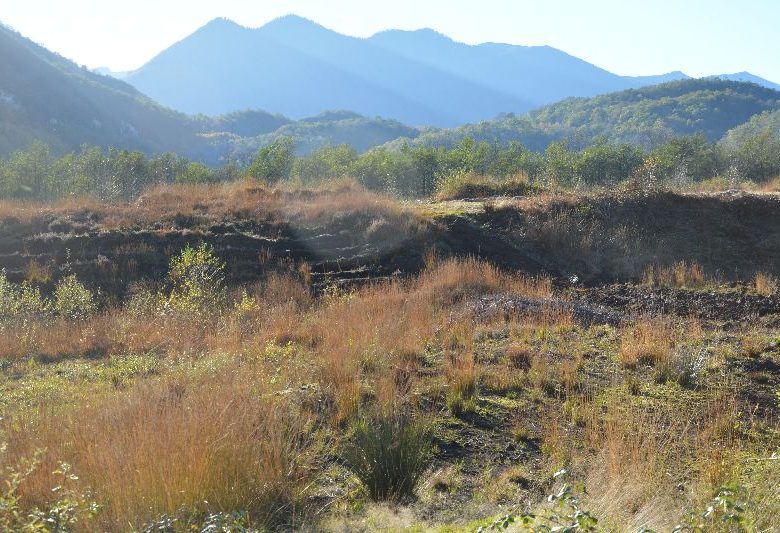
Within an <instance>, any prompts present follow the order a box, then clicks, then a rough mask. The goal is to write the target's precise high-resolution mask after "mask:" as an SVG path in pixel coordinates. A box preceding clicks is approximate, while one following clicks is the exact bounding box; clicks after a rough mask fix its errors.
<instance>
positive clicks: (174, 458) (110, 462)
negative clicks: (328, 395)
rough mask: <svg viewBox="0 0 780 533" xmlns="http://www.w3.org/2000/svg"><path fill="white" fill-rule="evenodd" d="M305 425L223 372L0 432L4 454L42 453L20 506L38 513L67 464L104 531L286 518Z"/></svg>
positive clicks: (303, 478)
mask: <svg viewBox="0 0 780 533" xmlns="http://www.w3.org/2000/svg"><path fill="white" fill-rule="evenodd" d="M306 424H307V420H306V415H305V414H303V413H301V414H298V411H297V410H296V408H295V406H293V405H290V404H288V403H284V402H279V401H278V400H275V399H273V398H271V397H269V396H266V395H263V394H258V391H257V390H256V385H255V384H253V383H251V382H250V381H249V380H246V379H242V378H241V376H240V374H238V375H237V374H234V373H230V372H227V373H223V374H221V375H220V376H210V377H209V379H208V380H205V381H198V380H183V379H182V380H170V381H168V380H163V381H160V382H157V383H149V384H146V385H143V386H139V387H137V388H135V389H133V390H132V391H130V392H128V393H127V394H124V395H122V396H121V397H117V398H112V399H108V400H106V401H98V402H95V403H93V404H87V405H82V406H81V407H80V408H79V409H78V410H76V411H73V412H71V413H70V414H69V415H67V416H57V417H54V416H46V415H45V414H44V415H43V416H42V417H41V418H40V419H39V420H38V421H36V422H35V423H34V424H32V425H31V426H29V427H25V428H24V430H22V431H18V430H13V429H10V430H8V429H7V431H10V432H11V434H13V435H14V438H12V439H10V442H11V446H10V447H9V450H8V452H9V454H10V455H11V456H12V457H24V456H29V455H30V454H31V453H32V450H34V449H45V450H46V451H47V454H46V458H45V461H44V463H43V464H42V465H41V466H40V467H39V468H37V469H36V470H35V472H34V473H33V475H32V476H31V477H29V478H28V479H27V480H26V481H25V483H24V484H23V486H22V494H21V496H22V498H23V500H24V501H26V502H27V503H28V504H37V505H45V503H46V500H47V499H48V498H50V497H51V492H50V489H51V487H53V486H54V482H55V480H54V479H53V477H52V475H51V474H50V472H52V471H53V470H54V468H53V467H54V466H55V464H56V463H55V462H56V461H67V462H69V463H70V464H71V465H72V466H73V469H74V471H75V472H77V473H78V476H79V480H80V485H81V487H82V489H83V490H86V489H87V488H88V489H91V490H92V491H94V492H95V493H96V494H98V495H100V501H101V503H102V504H103V506H104V508H103V511H102V512H101V515H100V516H101V521H102V523H103V525H104V527H105V528H107V529H116V528H124V527H128V526H131V525H132V526H134V527H139V526H140V525H141V524H142V523H143V522H144V521H147V520H151V519H154V518H156V517H158V516H159V515H161V514H163V513H167V514H170V515H174V514H175V513H176V512H177V511H179V510H180V509H181V508H187V509H191V510H193V511H195V512H198V511H200V512H206V511H232V510H234V509H237V508H241V509H246V510H247V511H249V512H250V513H251V514H252V516H253V519H254V520H255V521H256V523H259V524H264V523H269V522H273V520H274V519H275V517H278V516H280V515H286V514H287V515H288V514H290V512H291V507H292V506H294V505H296V503H297V502H298V501H299V498H300V496H301V492H302V489H303V488H304V486H305V484H306V483H307V479H308V477H309V470H308V469H307V461H308V459H309V458H308V457H307V448H308V446H309V443H310V442H311V439H310V438H308V437H307V436H306V435H307V426H306ZM11 427H13V426H11ZM6 434H8V433H6Z"/></svg>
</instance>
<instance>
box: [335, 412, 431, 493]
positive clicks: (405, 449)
mask: <svg viewBox="0 0 780 533" xmlns="http://www.w3.org/2000/svg"><path fill="white" fill-rule="evenodd" d="M431 451H432V450H431V431H430V427H429V426H428V425H427V424H425V423H422V422H419V421H413V420H411V419H409V418H407V417H404V416H398V415H382V416H377V417H375V418H372V419H364V420H361V421H360V422H358V423H357V424H356V426H355V428H354V433H353V436H352V439H351V442H350V443H349V445H348V446H347V447H346V450H345V452H344V462H345V463H346V465H347V467H348V468H349V469H350V470H351V471H352V472H353V473H354V474H355V475H356V476H357V477H358V479H359V480H360V481H361V483H362V484H363V486H364V487H365V488H366V491H367V492H368V495H369V497H370V498H371V499H372V500H375V501H382V500H392V501H400V500H404V499H408V498H410V497H411V496H413V494H414V490H415V487H416V486H417V483H418V482H419V480H420V478H421V477H422V475H423V474H424V473H425V471H426V470H427V469H428V466H429V465H430V463H431V458H432V453H431Z"/></svg>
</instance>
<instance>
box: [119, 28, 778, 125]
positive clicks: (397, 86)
mask: <svg viewBox="0 0 780 533" xmlns="http://www.w3.org/2000/svg"><path fill="white" fill-rule="evenodd" d="M728 77H729V78H731V79H739V78H745V79H749V81H754V82H757V83H760V84H763V85H765V86H772V85H774V84H771V83H770V82H766V81H765V80H761V78H758V77H755V76H752V75H751V74H749V73H742V74H735V75H728ZM686 78H688V76H686V75H685V74H683V73H682V72H671V73H668V74H662V75H659V76H640V77H630V76H619V75H616V74H613V73H611V72H608V71H606V70H604V69H602V68H599V67H597V66H595V65H592V64H590V63H588V62H586V61H583V60H581V59H578V58H576V57H573V56H571V55H569V54H566V53H564V52H562V51H560V50H556V49H554V48H550V47H548V46H515V45H507V44H495V43H485V44H481V45H476V46H471V45H467V44H463V43H458V42H455V41H453V40H452V39H450V38H448V37H446V36H444V35H441V34H439V33H437V32H435V31H433V30H429V29H425V30H419V31H400V30H390V31H384V32H380V33H378V34H376V35H374V36H373V37H370V38H368V39H361V38H356V37H349V36H345V35H341V34H339V33H336V32H334V31H331V30H328V29H326V28H324V27H322V26H320V25H318V24H316V23H314V22H312V21H309V20H306V19H303V18H301V17H297V16H287V17H283V18H280V19H276V20H274V21H272V22H270V23H268V24H266V25H265V26H262V27H260V28H257V29H249V28H245V27H243V26H240V25H238V24H236V23H234V22H231V21H229V20H226V19H215V20H213V21H211V22H210V23H208V24H206V25H205V26H203V27H202V28H200V29H199V30H197V31H196V32H195V33H193V34H192V35H190V36H189V37H187V38H185V39H184V40H182V41H180V42H178V43H176V44H174V45H173V46H171V47H170V48H168V49H166V50H164V51H163V52H161V53H160V54H159V55H158V56H157V57H155V58H154V59H152V60H151V61H149V62H148V63H147V64H146V65H144V66H142V67H141V68H140V69H138V70H136V71H134V72H130V73H127V75H126V77H125V79H126V80H127V81H128V82H129V83H131V84H133V85H134V86H135V87H137V88H138V89H139V90H141V92H143V93H145V94H147V95H149V96H150V97H152V98H154V99H155V100H157V101H158V102H160V103H162V104H163V105H166V106H169V107H171V108H173V109H177V110H179V111H183V112H187V113H204V114H210V115H214V114H221V113H227V112H231V111H236V110H240V109H247V108H259V109H264V110H266V111H269V112H273V113H281V114H283V115H286V116H289V117H292V118H302V117H306V116H311V115H316V114H317V113H320V112H322V111H324V110H328V109H350V110H352V111H355V112H358V113H361V114H363V115H366V116H383V117H388V118H393V119H396V120H400V121H401V122H404V123H406V124H410V125H417V126H419V125H432V126H439V127H451V126H457V125H462V124H466V123H469V122H476V121H479V120H484V119H490V118H493V117H495V116H496V115H498V114H499V113H505V112H514V113H523V112H526V111H529V110H531V109H534V108H537V107H540V106H542V105H544V104H548V103H552V102H555V101H558V100H560V99H563V98H566V97H571V96H594V95H598V94H604V93H608V92H613V91H620V90H624V89H629V88H636V87H642V86H646V85H653V84H657V83H661V82H667V81H673V80H679V79H686ZM773 88H778V87H777V86H776V85H774V87H773Z"/></svg>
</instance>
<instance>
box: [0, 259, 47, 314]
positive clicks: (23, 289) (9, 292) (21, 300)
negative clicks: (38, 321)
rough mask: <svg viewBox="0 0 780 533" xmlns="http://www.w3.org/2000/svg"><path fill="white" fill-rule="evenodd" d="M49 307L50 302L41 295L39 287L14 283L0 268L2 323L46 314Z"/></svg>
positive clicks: (0, 310) (0, 311)
mask: <svg viewBox="0 0 780 533" xmlns="http://www.w3.org/2000/svg"><path fill="white" fill-rule="evenodd" d="M49 309H50V304H49V302H48V301H47V300H46V299H44V298H43V297H41V292H40V290H39V289H38V288H37V287H33V286H32V285H30V284H28V283H22V284H21V285H17V284H15V283H12V282H11V281H9V280H8V277H7V276H6V273H5V271H4V270H0V325H2V324H4V323H8V322H14V321H20V320H27V319H30V318H33V317H41V316H45V315H46V314H47V313H48V312H49Z"/></svg>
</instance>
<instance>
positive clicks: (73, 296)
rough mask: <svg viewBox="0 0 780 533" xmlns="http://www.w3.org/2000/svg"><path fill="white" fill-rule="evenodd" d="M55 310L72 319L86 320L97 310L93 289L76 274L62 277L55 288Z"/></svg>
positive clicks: (60, 314)
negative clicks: (84, 283) (83, 283)
mask: <svg viewBox="0 0 780 533" xmlns="http://www.w3.org/2000/svg"><path fill="white" fill-rule="evenodd" d="M54 311H55V312H56V313H57V314H58V315H59V316H61V317H63V318H67V319H70V320H86V319H87V318H89V317H91V316H92V315H94V314H95V311H97V302H96V301H95V296H94V295H93V294H92V291H90V290H89V289H87V288H86V287H85V286H84V285H82V284H81V282H80V281H79V280H78V279H76V275H75V274H71V275H70V276H68V277H66V278H64V279H62V280H61V281H60V282H59V283H58V284H57V288H56V289H55V290H54Z"/></svg>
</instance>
